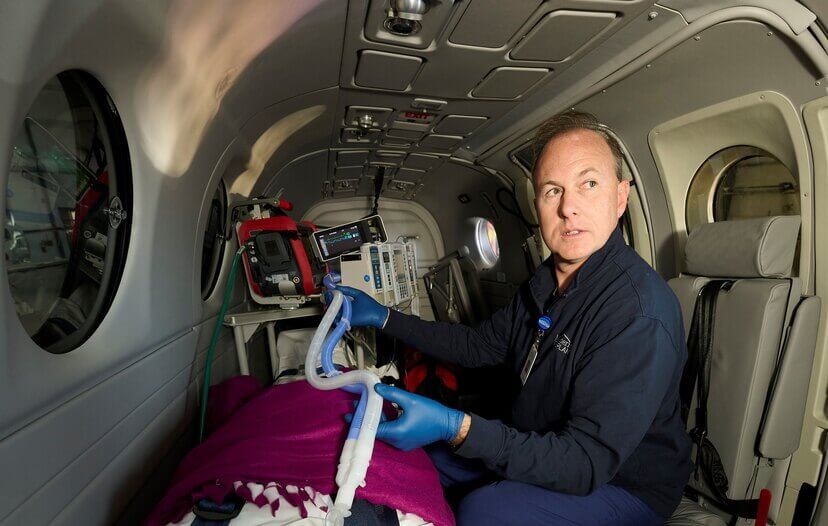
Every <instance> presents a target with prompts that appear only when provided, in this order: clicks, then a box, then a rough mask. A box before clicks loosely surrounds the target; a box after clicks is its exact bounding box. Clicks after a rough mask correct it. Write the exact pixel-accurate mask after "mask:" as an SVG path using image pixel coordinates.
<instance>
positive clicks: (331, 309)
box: [305, 280, 382, 526]
mask: <svg viewBox="0 0 828 526" xmlns="http://www.w3.org/2000/svg"><path fill="white" fill-rule="evenodd" d="M328 281H329V282H331V284H332V280H328ZM326 285H328V283H326ZM331 293H332V294H333V299H332V300H331V303H330V305H329V306H328V310H327V311H326V312H325V315H324V316H322V322H321V323H320V324H319V328H318V329H317V330H316V333H314V335H313V339H312V340H311V344H310V348H309V349H308V356H307V359H306V360H305V376H306V377H307V380H308V382H309V383H310V384H311V385H312V386H313V387H315V388H317V389H324V390H331V389H339V388H345V387H350V389H349V390H353V389H355V390H357V392H358V391H362V395H363V396H362V399H361V400H360V405H361V406H362V405H364V408H365V409H364V414H363V415H362V417H363V418H362V419H361V422H359V423H357V418H356V415H354V419H353V421H352V423H351V430H350V431H349V434H348V436H349V438H348V439H346V440H345V446H344V448H343V450H342V455H341V456H340V458H339V468H338V470H337V475H336V483H337V486H339V490H338V492H337V495H336V500H335V501H334V504H333V506H332V507H331V508H330V509H329V510H328V515H327V517H326V518H325V524H326V525H329V526H341V525H342V524H344V522H345V517H348V516H349V515H350V514H351V506H352V505H353V502H354V494H355V493H356V489H357V488H358V487H359V486H362V485H364V484H365V474H366V473H367V472H368V466H369V464H370V463H371V455H372V454H373V452H374V439H375V437H376V434H377V426H378V425H379V422H380V416H381V413H382V397H381V396H380V395H378V394H377V393H376V391H374V385H375V384H377V383H379V378H377V376H376V375H375V374H373V373H369V372H368V371H362V370H356V371H349V372H347V373H340V372H339V371H336V370H335V369H334V368H333V358H332V356H331V355H332V352H333V346H334V345H336V342H337V341H338V340H339V337H341V334H340V336H339V337H336V338H335V339H331V338H328V341H327V343H328V344H329V346H326V347H329V349H328V353H326V354H328V355H329V356H328V357H326V358H325V361H324V362H323V370H324V369H325V365H330V367H331V369H333V372H332V373H330V374H332V376H330V377H328V378H323V377H321V376H319V375H318V374H317V372H316V367H317V364H318V363H319V362H320V358H322V350H323V343H325V340H326V338H325V337H326V335H327V334H328V331H329V330H330V328H331V326H332V325H333V322H334V319H335V318H336V315H337V314H338V313H339V311H340V310H341V309H343V302H344V300H345V297H344V296H343V294H342V293H341V292H339V291H338V290H335V289H334V290H332V291H331ZM345 303H348V302H345ZM344 309H347V311H348V312H347V314H348V317H349V316H350V312H349V311H350V305H347V306H345V307H344ZM345 314H346V312H345V311H343V316H342V318H343V320H344V324H343V321H340V324H339V326H340V327H345V329H347V326H349V325H350V322H349V321H347V318H346V316H345ZM338 328H339V327H338ZM345 329H343V330H342V332H343V333H344V330H345ZM337 332H339V331H337ZM330 336H335V333H334V334H331V335H330ZM329 358H330V362H328V359H329ZM352 433H353V434H354V435H355V438H352V437H351V435H352Z"/></svg>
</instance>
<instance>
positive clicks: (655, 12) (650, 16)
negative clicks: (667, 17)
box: [647, 11, 658, 20]
mask: <svg viewBox="0 0 828 526" xmlns="http://www.w3.org/2000/svg"><path fill="white" fill-rule="evenodd" d="M657 16H658V11H650V12H649V13H648V14H647V20H652V19H654V18H655V17H657Z"/></svg>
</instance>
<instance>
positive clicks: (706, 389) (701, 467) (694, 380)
mask: <svg viewBox="0 0 828 526" xmlns="http://www.w3.org/2000/svg"><path fill="white" fill-rule="evenodd" d="M731 285H733V282H732V281H727V280H717V281H711V282H709V283H707V284H706V285H705V286H704V287H702V289H701V290H700V291H699V296H698V298H697V300H696V306H695V310H694V312H693V323H692V325H691V326H690V334H689V336H688V338H687V352H688V357H687V365H686V366H685V368H684V372H683V374H682V376H681V385H680V387H679V393H680V396H681V417H682V420H683V421H684V423H685V425H686V424H687V419H688V417H689V414H690V404H691V402H692V400H693V391H694V388H695V391H696V414H695V416H696V420H695V427H694V428H693V429H692V430H691V431H690V436H691V438H692V439H693V442H695V444H696V462H695V464H696V468H695V472H694V477H695V479H696V480H698V479H699V473H700V472H701V474H702V475H703V476H704V480H705V482H706V483H707V486H708V487H709V488H710V490H711V492H712V493H713V497H714V498H715V500H717V501H718V503H719V505H720V506H721V507H723V508H724V509H726V510H728V512H730V513H732V514H734V515H737V516H739V517H745V518H756V510H757V508H758V505H759V499H747V500H733V499H730V498H728V496H727V491H728V488H729V483H728V480H727V473H726V472H725V469H724V465H723V464H722V459H721V457H720V456H719V452H718V451H716V447H715V446H714V445H713V442H711V441H710V439H709V438H707V400H708V395H709V393H710V368H711V363H712V360H711V358H710V357H711V351H712V347H713V325H714V321H715V319H716V299H717V298H718V297H719V292H721V291H722V290H727V289H729V288H730V286H731Z"/></svg>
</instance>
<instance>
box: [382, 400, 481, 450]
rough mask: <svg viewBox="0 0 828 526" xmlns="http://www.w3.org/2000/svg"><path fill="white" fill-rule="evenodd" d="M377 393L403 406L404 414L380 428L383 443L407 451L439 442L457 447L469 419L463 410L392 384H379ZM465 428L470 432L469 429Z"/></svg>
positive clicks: (384, 423) (386, 422) (383, 423)
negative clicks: (464, 424) (463, 427)
mask: <svg viewBox="0 0 828 526" xmlns="http://www.w3.org/2000/svg"><path fill="white" fill-rule="evenodd" d="M374 390H375V391H376V392H377V393H379V394H380V395H381V396H382V397H383V398H385V399H386V400H388V401H389V402H394V403H396V404H397V405H399V406H400V408H401V409H402V411H403V412H402V414H401V415H400V416H399V417H398V418H397V419H396V420H389V421H385V422H382V423H381V424H380V425H379V427H378V428H377V438H379V439H380V440H382V441H384V442H388V443H389V444H391V445H392V446H394V447H396V448H397V449H402V450H403V451H409V450H411V449H415V448H418V447H422V446H425V445H427V444H431V443H432V442H437V441H438V440H445V441H447V442H451V441H453V442H454V444H455V445H457V441H456V440H455V439H457V438H458V434H459V433H460V430H461V427H462V426H463V423H464V419H468V418H469V417H468V415H466V414H465V413H463V412H462V411H458V410H456V409H450V408H448V407H446V406H444V405H442V404H439V403H437V402H435V401H434V400H431V399H430V398H426V397H424V396H420V395H416V394H413V393H409V392H408V391H404V390H402V389H398V388H396V387H393V386H390V385H385V384H376V385H375V386H374ZM465 427H466V432H468V426H465ZM463 438H465V436H464V437H463Z"/></svg>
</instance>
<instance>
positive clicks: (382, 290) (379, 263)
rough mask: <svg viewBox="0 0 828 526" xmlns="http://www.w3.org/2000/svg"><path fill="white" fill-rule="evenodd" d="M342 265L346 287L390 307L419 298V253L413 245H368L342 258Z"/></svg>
mask: <svg viewBox="0 0 828 526" xmlns="http://www.w3.org/2000/svg"><path fill="white" fill-rule="evenodd" d="M340 263H341V269H342V270H341V273H342V281H343V282H344V283H346V284H347V285H348V286H350V287H354V288H356V289H359V290H361V291H363V292H365V293H366V294H368V295H369V296H371V297H372V298H374V299H375V300H377V301H378V302H379V303H381V304H383V305H385V306H386V307H394V306H398V305H400V304H403V303H405V302H408V301H412V300H413V299H414V298H415V297H416V296H417V293H418V288H417V253H416V251H415V249H414V245H413V244H412V243H376V244H373V243H369V244H365V245H362V246H361V247H360V249H359V252H355V253H353V254H344V255H342V257H341V258H340ZM414 303H416V302H414ZM415 308H416V306H415Z"/></svg>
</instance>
